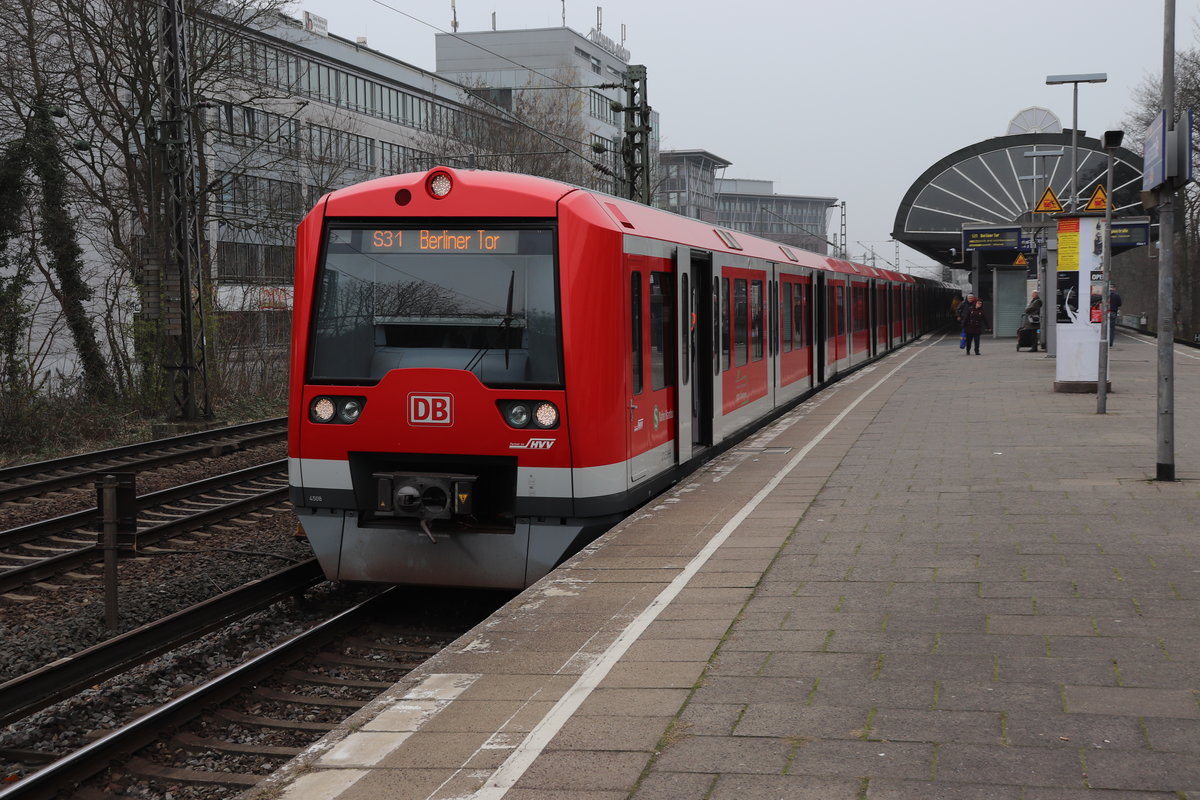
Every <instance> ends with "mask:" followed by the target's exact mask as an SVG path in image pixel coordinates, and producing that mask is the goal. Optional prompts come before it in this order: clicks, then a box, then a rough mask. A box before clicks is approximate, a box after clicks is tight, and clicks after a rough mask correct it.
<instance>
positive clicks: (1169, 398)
mask: <svg viewBox="0 0 1200 800" xmlns="http://www.w3.org/2000/svg"><path fill="white" fill-rule="evenodd" d="M1162 104H1163V109H1164V110H1165V111H1166V118H1167V119H1166V124H1167V127H1168V128H1171V127H1174V125H1175V0H1164V9H1163V77H1162ZM1168 142H1170V143H1171V146H1173V145H1174V140H1173V139H1168ZM1163 157H1164V158H1165V157H1166V153H1164V154H1163ZM1188 157H1189V158H1190V157H1191V153H1190V152H1189V153H1188ZM1158 198H1159V199H1158V243H1159V246H1160V248H1161V252H1160V254H1159V259H1158V426H1157V432H1158V448H1157V461H1158V463H1157V468H1156V478H1157V480H1160V481H1173V480H1175V356H1174V349H1175V324H1174V316H1175V314H1174V310H1175V309H1174V306H1175V184H1174V179H1173V178H1171V177H1168V178H1167V180H1166V181H1165V182H1164V183H1163V184H1162V185H1161V186H1159V187H1158Z"/></svg>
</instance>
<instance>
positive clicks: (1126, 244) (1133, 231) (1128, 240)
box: [1111, 220, 1150, 252]
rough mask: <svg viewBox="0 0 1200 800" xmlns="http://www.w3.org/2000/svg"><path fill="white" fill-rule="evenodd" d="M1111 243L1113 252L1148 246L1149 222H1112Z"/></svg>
mask: <svg viewBox="0 0 1200 800" xmlns="http://www.w3.org/2000/svg"><path fill="white" fill-rule="evenodd" d="M1111 242H1112V249H1113V251H1114V252H1115V251H1117V250H1124V249H1127V248H1130V247H1141V246H1143V245H1147V244H1150V220H1137V221H1130V222H1116V221H1114V222H1113V225H1112V239H1111Z"/></svg>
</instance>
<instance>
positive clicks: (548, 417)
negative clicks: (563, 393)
mask: <svg viewBox="0 0 1200 800" xmlns="http://www.w3.org/2000/svg"><path fill="white" fill-rule="evenodd" d="M533 421H534V424H536V425H537V426H538V427H539V428H556V427H558V409H557V408H555V407H554V404H553V403H538V405H537V408H535V409H534V411H533Z"/></svg>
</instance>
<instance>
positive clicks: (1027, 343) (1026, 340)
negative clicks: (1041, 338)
mask: <svg viewBox="0 0 1200 800" xmlns="http://www.w3.org/2000/svg"><path fill="white" fill-rule="evenodd" d="M1022 347H1031V348H1032V347H1037V331H1036V330H1034V329H1033V328H1019V329H1017V349H1018V350H1020V349H1021V348H1022Z"/></svg>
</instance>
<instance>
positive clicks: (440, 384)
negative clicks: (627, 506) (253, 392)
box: [289, 170, 625, 587]
mask: <svg viewBox="0 0 1200 800" xmlns="http://www.w3.org/2000/svg"><path fill="white" fill-rule="evenodd" d="M572 195H574V198H572ZM573 199H574V201H575V202H572V200H573ZM498 211H499V212H500V213H502V214H503V215H504V216H501V217H498V216H496V214H497V212H498ZM601 213H602V212H601V210H600V208H599V207H598V206H597V204H596V202H595V200H594V199H593V198H592V197H591V196H590V195H588V194H586V193H583V192H579V191H577V190H573V189H572V188H571V187H568V186H565V185H562V184H557V183H553V182H549V181H544V180H537V179H532V178H525V177H523V176H500V175H499V174H497V173H475V172H467V173H454V172H451V171H449V170H439V171H436V172H435V173H431V174H427V175H409V176H400V177H397V178H387V179H382V180H378V181H372V182H370V183H366V184H362V185H359V186H355V187H351V188H349V189H346V190H343V191H339V192H335V193H333V194H331V195H328V196H327V197H326V198H323V200H322V201H321V203H320V204H319V205H318V207H317V208H316V209H314V210H313V212H312V213H310V214H309V215H308V217H307V218H306V219H305V220H304V222H303V223H302V224H301V226H300V230H299V235H298V246H297V269H296V295H295V296H296V302H295V319H296V324H295V329H294V333H293V363H292V380H291V393H290V397H291V415H290V416H291V423H290V430H289V465H290V477H291V484H292V494H293V501H294V503H295V505H296V508H297V511H298V513H299V514H300V519H301V522H302V524H303V526H304V529H305V531H306V533H307V535H308V537H309V539H310V541H311V542H312V545H313V548H314V550H315V551H316V553H317V555H318V556H319V557H320V559H321V562H322V565H323V567H324V569H325V571H326V573H327V575H329V577H331V578H336V579H343V580H365V581H386V582H407V583H441V584H469V585H479V586H502V587H521V586H525V585H526V584H527V583H529V582H532V581H533V580H535V579H537V578H538V577H540V576H541V575H543V574H545V573H546V572H547V571H548V570H550V569H551V568H553V567H554V566H555V565H556V564H557V563H558V562H559V561H560V560H561V559H562V558H563V557H564V555H566V554H569V553H570V552H572V551H573V550H574V549H577V548H578V547H579V546H580V545H581V544H582V543H585V542H586V541H587V540H588V539H590V538H591V536H592V535H594V533H595V532H597V531H598V530H601V529H603V527H604V526H606V525H608V524H611V523H612V522H613V521H614V520H615V519H619V518H620V516H622V514H621V511H622V508H621V507H618V506H614V507H612V508H609V509H606V508H605V502H604V499H603V497H602V495H605V494H609V493H610V492H609V491H608V489H607V488H605V487H604V485H603V484H604V478H603V476H602V475H592V476H588V475H586V474H583V473H581V474H578V475H573V470H572V468H573V467H575V468H576V471H578V468H580V467H583V468H584V473H586V472H587V470H586V466H587V464H588V463H591V464H595V465H603V464H606V463H613V462H623V461H624V460H625V459H624V447H623V446H618V445H617V444H616V443H615V442H613V441H611V438H612V437H605V436H596V437H594V438H593V439H592V440H590V441H589V442H585V443H573V441H572V430H573V429H578V430H582V431H586V430H589V429H590V430H593V431H601V430H604V429H606V428H609V429H611V428H612V427H613V423H614V419H613V416H614V415H615V414H616V415H619V412H617V411H614V410H613V408H614V406H615V404H614V403H612V402H608V401H607V400H606V397H605V395H606V394H612V395H613V396H614V397H616V396H617V395H619V392H620V385H621V383H620V371H621V364H620V363H619V362H620V358H619V355H618V354H616V353H613V352H609V351H608V350H607V349H604V348H602V347H600V346H598V345H599V344H600V343H602V342H605V341H607V340H608V338H609V337H610V336H611V335H612V332H613V327H614V326H613V321H612V319H611V318H610V317H606V315H605V313H604V309H605V308H606V307H607V308H611V307H612V301H613V300H614V298H612V297H611V296H609V295H611V294H612V293H613V291H615V288H616V287H615V284H613V283H612V281H611V280H604V276H603V275H601V274H600V273H599V272H598V271H595V270H591V271H588V270H574V271H571V272H570V273H568V274H563V272H562V271H560V268H559V258H558V248H559V243H560V241H561V240H563V239H566V240H569V241H571V242H572V246H573V247H574V248H575V249H576V250H577V251H584V252H587V253H589V254H590V255H589V257H590V258H597V259H602V258H603V254H604V253H605V251H612V252H614V253H615V252H616V248H617V247H618V246H619V235H618V234H616V232H615V231H612V230H611V229H612V228H613V227H614V226H613V225H612V222H611V220H606V223H607V224H606V225H603V226H600V227H597V226H596V225H594V224H592V223H589V222H588V221H587V218H588V217H593V218H595V217H597V216H600V215H601ZM605 228H608V229H609V231H607V232H606V231H605V230H604V229H605ZM577 261H578V259H576V262H577ZM564 291H568V292H570V293H571V294H572V295H573V296H584V297H588V298H591V301H592V302H591V305H589V306H587V307H583V308H574V309H571V311H572V312H573V313H570V314H569V315H568V316H569V317H570V318H569V319H568V318H565V317H564V309H563V304H562V303H561V302H560V297H561V296H562V293H563V292H564ZM565 329H570V330H571V331H572V332H573V333H572V335H571V337H570V338H569V339H564V330H565ZM565 340H567V341H574V342H587V341H589V340H590V341H591V342H592V343H593V344H594V345H597V346H595V347H591V348H589V347H588V346H587V345H586V344H584V345H583V346H582V347H576V348H574V352H571V353H567V352H565V348H564V344H563V343H564V341H565ZM568 360H573V361H575V362H577V363H578V362H581V361H582V362H586V364H587V366H588V368H587V369H586V370H585V369H580V370H578V371H577V380H576V382H575V383H574V384H573V392H572V395H571V397H568V393H567V392H566V390H565V380H564V373H565V363H566V362H567V361H568ZM606 362H608V363H606ZM614 387H615V388H614ZM573 444H574V445H575V446H574V447H573ZM573 449H574V450H578V451H579V452H575V453H573ZM584 459H590V462H587V461H584ZM603 471H604V469H603V467H601V468H600V472H603ZM589 478H590V479H591V480H592V483H594V484H595V486H594V487H593V488H594V490H598V493H597V492H596V491H593V494H592V496H591V498H590V499H591V501H592V502H591V503H586V499H587V498H580V499H584V500H585V504H587V505H590V507H589V508H587V509H585V511H584V513H583V514H580V512H579V510H578V509H577V502H576V499H577V491H576V489H575V484H576V483H577V482H579V481H582V482H584V483H587V482H588V480H589ZM613 489H614V492H612V493H616V494H621V493H622V492H623V489H624V484H623V483H622V484H621V485H620V486H614V487H613ZM585 491H586V490H585Z"/></svg>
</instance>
